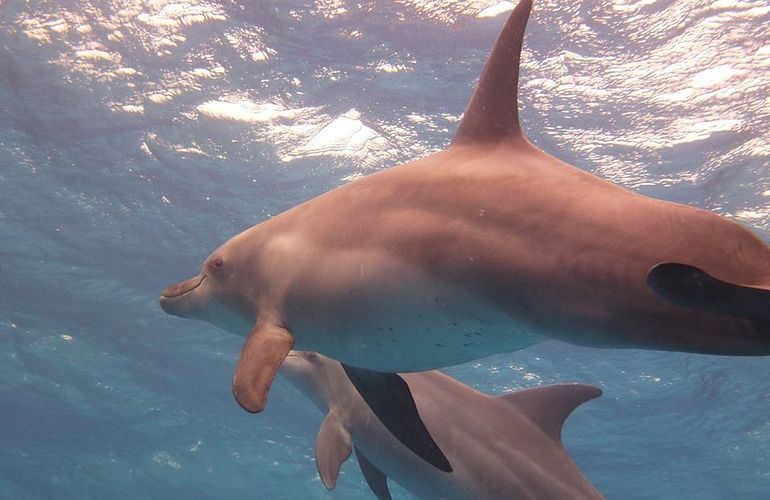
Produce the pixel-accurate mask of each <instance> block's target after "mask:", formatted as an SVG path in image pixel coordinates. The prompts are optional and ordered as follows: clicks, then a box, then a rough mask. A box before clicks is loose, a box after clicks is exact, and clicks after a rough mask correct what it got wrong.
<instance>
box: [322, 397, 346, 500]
mask: <svg viewBox="0 0 770 500" xmlns="http://www.w3.org/2000/svg"><path fill="white" fill-rule="evenodd" d="M351 451H352V444H351V442H350V433H349V432H348V430H347V429H346V428H345V426H344V425H343V423H342V421H341V420H340V419H339V417H338V416H337V414H336V413H335V412H334V410H331V411H330V412H329V414H328V415H326V418H325V419H324V421H323V423H322V424H321V430H319V431H318V437H317V438H316V444H315V464H316V467H317V468H318V475H319V476H320V477H321V481H322V482H323V483H324V486H326V489H328V490H333V489H334V486H335V485H336V484H337V476H338V475H339V473H340V467H341V466H342V463H343V462H344V461H345V460H347V459H348V457H349V456H350V453H351Z"/></svg>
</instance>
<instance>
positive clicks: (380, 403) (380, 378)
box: [342, 363, 452, 472]
mask: <svg viewBox="0 0 770 500" xmlns="http://www.w3.org/2000/svg"><path fill="white" fill-rule="evenodd" d="M342 367H343V368H344V369H345V373H346V374H347V376H348V378H349V379H350V381H351V382H352V383H353V385H354V386H355V387H356V389H357V390H358V392H359V394H361V397H362V398H364V401H366V404H367V405H369V408H371V410H372V412H374V414H375V415H376V416H377V418H378V419H379V420H380V422H382V424H383V425H384V426H385V427H386V428H387V429H388V430H389V431H390V432H391V434H393V436H394V437H395V438H396V439H398V440H399V441H401V443H402V444H403V445H404V446H406V447H407V448H409V449H410V450H412V451H413V452H414V453H415V454H417V455H418V456H419V457H420V458H422V459H423V460H425V461H426V462H428V463H429V464H431V465H432V466H434V467H436V468H438V469H439V470H442V471H444V472H452V466H451V465H450V464H449V460H447V458H446V456H445V455H444V453H443V452H442V451H441V449H440V448H439V447H438V445H437V444H436V442H435V441H434V440H433V438H432V437H431V435H430V433H429V432H428V429H427V428H426V427H425V424H424V423H423V421H422V419H421V418H420V414H419V413H418V412H417V405H416V404H415V402H414V398H412V393H411V391H410V390H409V386H408V385H407V383H406V382H405V381H404V379H402V378H401V377H400V376H399V375H398V374H397V373H383V372H375V371H371V370H365V369H363V368H353V367H352V366H347V365H345V364H344V363H343V364H342Z"/></svg>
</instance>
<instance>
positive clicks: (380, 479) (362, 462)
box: [354, 448, 391, 500]
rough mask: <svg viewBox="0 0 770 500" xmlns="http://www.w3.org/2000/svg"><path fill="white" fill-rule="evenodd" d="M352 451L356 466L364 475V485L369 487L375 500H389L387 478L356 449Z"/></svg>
mask: <svg viewBox="0 0 770 500" xmlns="http://www.w3.org/2000/svg"><path fill="white" fill-rule="evenodd" d="M354 449H355V450H356V458H357V459H358V466H359V467H361V473H362V474H363V475H364V479H366V484H368V485H369V488H370V489H371V490H372V493H374V494H375V496H376V497H377V500H391V496H390V490H389V489H388V476H386V475H385V474H383V472H382V471H381V470H380V469H378V468H377V466H375V465H374V464H373V463H371V462H370V461H369V459H367V458H366V457H365V456H364V454H363V453H361V451H360V450H359V449H358V448H354Z"/></svg>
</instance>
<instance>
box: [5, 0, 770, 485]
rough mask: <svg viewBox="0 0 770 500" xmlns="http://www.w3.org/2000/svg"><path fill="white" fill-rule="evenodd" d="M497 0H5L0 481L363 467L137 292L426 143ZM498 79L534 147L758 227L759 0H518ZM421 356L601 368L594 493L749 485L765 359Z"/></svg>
mask: <svg viewBox="0 0 770 500" xmlns="http://www.w3.org/2000/svg"><path fill="white" fill-rule="evenodd" d="M494 3H495V2H488V1H482V0H478V1H472V2H453V1H443V0H433V1H429V0H425V1H421V0H357V1H345V0H316V1H312V0H274V1H256V0H252V1H245V0H244V1H228V0H211V1H198V0H132V1H129V0H112V1H110V0H86V1H77V2H76V1H74V0H69V1H34V0H29V1H22V0H0V498H3V499H5V498H8V499H37V498H56V499H58V498H82V499H91V498H93V499H104V498H111V499H115V500H117V499H122V498H127V499H129V498H130V499H133V498H153V499H155V498H157V499H161V498H270V499H284V498H285V499H293V498H368V497H370V496H371V495H370V493H369V491H368V488H367V486H366V484H365V483H364V481H363V478H362V476H361V474H360V472H359V470H358V466H357V465H356V464H355V461H354V460H350V461H349V462H348V463H346V464H345V465H344V466H343V468H342V473H341V476H340V480H339V482H338V484H337V488H336V489H335V490H334V491H333V492H327V491H326V490H325V489H324V488H323V486H322V484H321V483H320V481H319V480H318V479H317V476H316V471H315V464H314V461H313V453H314V445H315V435H316V432H317V430H318V426H319V424H320V422H321V418H322V416H321V414H320V413H318V412H317V410H316V409H315V408H314V407H313V406H312V405H311V403H310V402H309V401H308V400H306V399H305V398H304V397H303V396H302V395H301V394H300V393H299V392H297V391H296V390H295V389H294V388H292V387H291V386H290V385H289V384H288V383H286V382H285V381H283V380H280V379H279V380H277V381H276V383H275V385H274V387H273V389H272V391H271V394H270V401H269V404H268V407H267V409H266V411H265V412H264V413H262V414H259V415H249V414H246V413H245V412H243V411H242V410H241V409H240V408H239V407H238V406H237V404H236V403H235V402H234V401H233V399H232V396H231V394H230V379H231V376H232V372H233V370H234V366H235V361H236V357H237V354H238V352H239V349H240V346H241V343H242V341H243V339H242V338H240V337H237V336H234V335H232V334H229V333H226V332H223V331H219V330H217V329H216V328H214V327H212V326H210V325H208V324H203V323H197V322H191V321H184V320H181V319H179V318H174V317H171V316H168V315H166V314H164V313H163V312H162V311H161V310H160V308H159V306H158V304H157V297H158V294H159V292H160V290H161V289H162V288H163V287H164V286H166V285H168V284H171V283H173V282H176V281H178V280H179V279H182V278H186V277H188V276H189V275H191V274H192V273H193V272H194V271H195V270H196V269H197V267H198V265H199V263H200V261H201V260H202V259H203V258H204V257H205V256H206V255H207V254H208V253H209V252H210V251H211V250H212V249H214V248H216V247H217V246H218V245H219V244H221V243H222V242H223V241H225V240H226V239H228V238H229V237H230V236H232V235H233V234H235V233H237V232H239V231H241V230H243V229H244V228H246V227H249V226H251V225H253V224H255V223H257V222H260V221H262V220H265V219H266V218H268V217H270V216H271V215H275V214H277V213H280V212H281V211H283V210H285V209H287V208H289V207H291V206H294V205H296V204H297V203H299V202H301V201H304V200H307V199H309V198H311V197H313V196H315V195H317V194H320V193H322V192H324V191H326V190H328V189H330V188H332V187H335V186H338V185H341V184H344V183H346V182H349V181H351V180H353V179H355V178H356V177H358V176H360V175H365V174H368V173H371V172H374V171H376V170H379V169H382V168H387V167H388V166H390V165H394V164H397V163H400V162H403V161H406V160H408V159H413V158H416V157H419V156H423V155H425V154H427V153H429V152H432V151H436V150H439V149H441V148H442V147H444V146H445V145H446V144H447V143H448V141H449V140H450V138H451V136H452V134H453V132H454V129H455V127H456V124H457V120H458V119H459V117H460V115H461V113H462V111H463V109H464V106H465V104H466V103H467V100H468V97H469V95H470V92H471V89H472V86H473V84H474V82H475V79H476V78H477V76H478V74H479V72H480V70H481V67H482V64H483V62H484V60H485V57H486V54H487V52H488V50H489V48H490V47H491V45H492V42H493V40H494V38H495V37H496V35H497V32H498V30H499V29H500V27H501V25H502V22H503V21H504V18H505V15H504V14H503V15H499V16H493V15H491V11H489V10H485V9H486V8H487V7H490V6H491V5H493V4H494ZM480 13H481V14H482V15H479V14H480ZM520 95H521V100H522V118H523V123H524V128H525V130H526V131H527V134H528V135H529V137H530V138H531V140H532V141H533V142H535V143H536V144H537V145H539V146H540V147H541V148H542V149H544V150H545V151H548V152H550V153H552V154H554V155H556V156H557V157H559V158H561V159H563V160H565V161H568V162H570V163H573V164H575V165H577V166H579V167H581V168H584V169H586V170H588V171H590V172H593V173H595V174H597V175H599V176H602V177H604V178H607V179H609V180H612V181H613V182H616V183H618V184H621V185H623V186H626V187H628V188H629V189H632V190H635V191H638V192H640V193H643V194H646V195H650V196H655V197H660V198H664V199H668V200H674V201H679V202H683V203H688V204H691V205H693V206H698V207H703V208H707V209H710V210H713V211H715V212H717V213H720V214H722V215H725V216H727V217H730V218H733V219H735V220H738V221H740V222H742V223H744V224H746V225H749V226H751V227H753V228H754V229H755V230H756V233H757V234H758V235H759V236H760V237H761V238H763V239H765V240H769V239H770V226H769V225H768V221H769V220H770V219H769V217H770V6H768V4H767V2H766V0H741V1H738V0H720V1H705V0H625V1H622V0H616V1H609V0H599V1H588V0H538V1H536V5H535V10H534V12H533V15H532V18H531V20H530V24H529V27H528V34H527V38H526V41H525V52H524V56H523V69H522V81H521V90H520ZM567 188H568V186H565V189H567ZM446 371H447V372H448V373H450V374H452V375H453V376H456V377H458V378H459V379H461V380H462V381H464V382H465V383H467V384H469V385H471V386H473V387H475V388H478V389H480V390H483V391H486V392H490V393H500V392H504V391H507V390H511V389H516V388H522V387H529V386H534V385H540V384H546V383H552V382H568V381H579V382H586V383H593V384H596V385H599V386H601V387H602V388H603V389H604V396H603V397H601V398H599V399H598V400H594V401H591V402H589V403H587V404H585V405H584V406H583V407H581V408H579V409H578V410H577V411H576V412H575V414H574V415H573V416H572V417H571V418H570V419H569V421H568V423H567V426H566V428H565V436H564V439H565V443H566V446H567V448H568V450H569V452H570V453H571V455H572V457H573V458H574V459H575V461H576V462H577V463H578V465H579V466H580V467H581V468H582V470H583V471H584V473H585V475H586V476H587V477H588V478H589V479H590V480H591V481H592V482H593V483H594V484H595V485H596V486H597V488H598V489H599V490H600V491H601V492H602V493H604V494H605V495H606V496H607V497H608V498H616V499H682V498H698V499H724V498H740V499H766V498H770V360H768V359H767V358H738V357H718V356H703V355H688V354H679V353H662V352H652V351H637V350H598V349H589V348H580V347H576V346H572V345H568V344H563V343H559V342H555V341H551V342H544V343H542V344H540V345H537V346H534V347H532V348H530V349H526V350H523V351H520V352H517V353H512V354H505V355H498V356H494V357H492V358H488V359H484V360H479V361H477V362H474V363H469V364H466V365H462V366H458V367H453V368H451V369H448V370H446ZM391 489H392V491H393V492H394V496H396V497H398V498H409V496H408V494H407V493H405V492H404V491H403V490H401V489H399V488H398V487H397V486H395V485H393V484H391Z"/></svg>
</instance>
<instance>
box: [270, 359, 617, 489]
mask: <svg viewBox="0 0 770 500" xmlns="http://www.w3.org/2000/svg"><path fill="white" fill-rule="evenodd" d="M279 373H280V374H281V375H282V376H284V377H286V378H287V379H288V380H289V381H290V382H291V383H292V384H293V385H294V386H295V387H297V388H298V389H299V390H300V391H301V392H303V393H304V394H305V395H306V396H307V397H308V398H310V399H311V400H312V401H313V403H315V405H316V406H317V407H318V409H319V410H321V412H323V413H324V414H325V415H326V418H325V419H324V421H323V423H322V424H321V429H320V430H319V432H318V437H317V439H316V454H315V457H316V466H317V468H318V474H319V476H320V477H321V481H322V482H323V484H324V485H325V486H326V487H327V488H328V489H333V488H334V486H335V483H336V482H337V474H338V472H339V469H340V466H341V465H342V463H343V462H344V461H345V460H347V458H348V457H349V456H350V455H351V452H352V451H353V450H355V454H356V457H357V458H358V463H359V466H360V467H361V472H362V473H363V475H364V478H365V479H366V481H367V483H368V484H369V487H370V488H371V489H372V491H373V492H374V493H375V495H376V496H377V498H379V499H380V500H384V499H390V493H389V491H388V484H387V479H388V478H390V479H392V480H394V481H396V482H397V483H398V484H400V485H401V486H402V487H404V488H405V489H407V490H408V491H410V492H411V493H412V494H414V495H415V496H417V497H420V498H426V499H431V500H433V499H436V498H443V499H462V498H464V499H478V498H486V499H493V498H499V499H503V498H506V499H507V498H530V499H540V500H543V499H563V498H570V499H574V500H578V499H584V500H585V499H599V498H603V497H602V496H601V494H600V493H599V492H598V491H597V490H596V489H595V488H594V487H593V486H592V485H591V483H590V482H589V481H588V480H587V479H586V478H585V477H584V476H583V474H582V473H581V472H580V470H579V469H578V467H577V465H575V463H574V462H573V461H572V460H571V459H570V458H569V456H568V455H567V452H566V451H565V449H564V445H563V444H562V441H561V430H562V426H563V424H564V421H565V419H566V418H567V417H568V416H569V414H570V413H572V411H573V410H574V409H575V408H576V407H577V406H578V405H580V404H582V403H583V402H585V401H588V400H590V399H593V398H596V397H598V396H600V395H601V393H602V391H601V389H599V388H598V387H594V386H592V385H585V384H558V385H548V386H542V387H536V388H533V389H526V390H521V391H516V392H512V393H508V394H503V395H501V396H489V395H487V394H484V393H482V392H479V391H476V390H474V389H471V388H470V387H468V386H467V385H465V384H462V383H460V382H459V381H457V380H455V379H453V378H452V377H450V376H448V375H445V374H443V373H441V372H439V371H436V370H432V371H426V372H420V373H408V374H403V375H402V376H403V378H404V380H405V381H406V383H407V384H408V385H409V388H410V390H411V393H412V395H413V396H414V400H415V402H416V404H417V409H418V410H419V413H420V415H421V416H422V420H423V421H424V422H425V424H426V425H427V428H428V430H429V431H430V433H431V435H433V437H434V438H435V440H436V442H437V443H438V445H439V447H440V448H441V449H442V450H444V452H445V453H446V455H447V457H448V458H449V460H450V462H451V463H452V464H453V466H454V472H452V473H446V472H442V471H440V470H438V469H436V468H435V467H432V466H430V465H428V464H427V463H426V462H425V461H424V460H422V459H420V458H419V457H417V456H416V455H415V454H413V453H412V452H411V451H410V450H409V449H408V448H406V447H405V446H404V445H403V444H401V443H400V442H399V441H398V440H396V439H395V438H394V437H393V436H392V435H391V433H390V432H389V431H388V430H387V429H386V428H385V427H384V426H383V425H382V423H380V421H379V420H378V419H376V418H374V415H373V414H372V411H371V409H370V408H369V406H368V405H367V404H366V403H365V402H364V400H363V399H362V398H361V396H360V395H359V393H358V391H357V390H356V388H355V387H354V386H353V385H352V384H351V383H350V381H349V380H348V378H347V376H346V374H345V370H344V369H343V368H342V366H341V365H340V363H339V362H337V361H335V360H332V359H329V358H327V357H325V356H323V355H321V354H318V353H314V352H305V351H291V352H289V355H288V356H287V357H286V359H285V360H284V361H283V364H282V365H281V367H280V369H279Z"/></svg>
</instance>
